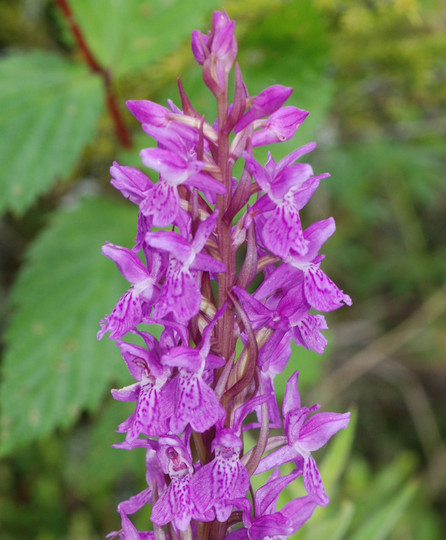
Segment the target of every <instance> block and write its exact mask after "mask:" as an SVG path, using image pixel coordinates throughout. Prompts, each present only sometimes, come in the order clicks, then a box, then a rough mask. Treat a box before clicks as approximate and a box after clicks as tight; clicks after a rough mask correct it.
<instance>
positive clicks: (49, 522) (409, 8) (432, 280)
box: [0, 0, 446, 540]
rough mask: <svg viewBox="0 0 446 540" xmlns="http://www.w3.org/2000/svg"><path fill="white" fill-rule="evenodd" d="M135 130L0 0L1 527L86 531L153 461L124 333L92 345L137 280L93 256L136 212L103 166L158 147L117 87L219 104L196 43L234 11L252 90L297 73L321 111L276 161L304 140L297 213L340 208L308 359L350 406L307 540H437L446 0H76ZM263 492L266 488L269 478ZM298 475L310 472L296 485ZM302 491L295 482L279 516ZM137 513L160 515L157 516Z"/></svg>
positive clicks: (49, 26) (323, 394)
mask: <svg viewBox="0 0 446 540" xmlns="http://www.w3.org/2000/svg"><path fill="white" fill-rule="evenodd" d="M70 5H71V7H72V9H73V12H74V15H75V18H76V20H77V22H78V24H79V27H80V28H81V29H82V32H83V34H84V36H85V39H86V41H87V43H88V46H89V48H90V50H91V51H92V53H93V55H94V56H95V58H96V60H97V62H98V63H99V65H100V66H101V67H102V68H103V69H104V70H106V71H107V73H108V76H109V78H110V80H111V91H112V93H113V95H114V96H115V99H116V102H117V104H118V107H119V109H120V112H121V115H122V118H123V121H124V123H125V125H126V126H127V129H128V131H129V133H130V134H131V137H132V146H131V147H128V148H124V147H123V145H122V144H121V143H120V140H119V137H118V136H117V132H116V129H115V125H114V123H113V121H112V118H111V116H110V114H109V112H108V109H107V106H106V93H105V89H104V84H103V79H102V78H101V76H100V74H98V73H92V72H91V70H90V69H89V67H88V65H87V64H86V62H85V57H84V56H83V54H82V52H81V51H80V50H79V49H78V47H77V45H76V43H75V41H74V39H73V37H72V35H71V33H70V29H69V27H68V26H67V25H66V21H65V19H64V18H63V17H62V16H61V12H60V10H59V9H58V7H57V5H56V3H55V2H52V1H44V0H15V1H13V0H11V1H8V0H0V49H1V57H0V111H1V113H0V163H1V166H0V211H1V218H0V231H1V233H0V272H1V283H0V326H1V329H2V331H3V332H2V333H3V338H2V351H3V355H2V360H1V362H2V364H1V380H0V407H1V409H0V414H1V439H0V452H1V454H0V455H1V459H0V530H1V534H0V536H1V537H2V539H3V538H4V539H5V540H16V539H19V540H21V539H25V538H26V539H38V540H54V539H66V540H75V539H76V540H77V539H92V540H93V539H96V538H103V537H104V535H105V534H106V533H108V532H109V531H111V530H115V529H117V528H119V526H120V525H119V516H118V514H117V513H116V511H115V509H116V505H117V504H118V502H119V501H121V500H123V499H126V498H128V497H129V496H131V495H132V494H134V493H136V492H138V491H139V490H141V489H143V488H144V456H143V453H141V452H139V451H138V450H135V451H133V452H131V453H130V452H125V451H122V450H121V451H119V450H114V449H112V448H111V444H113V443H115V442H119V440H120V436H118V435H117V434H115V433H114V430H115V429H116V426H117V424H118V423H119V422H121V421H122V420H123V419H124V418H126V417H127V416H128V415H129V414H130V412H131V410H132V408H131V406H130V408H128V407H127V406H126V404H122V403H116V402H114V401H113V399H112V398H111V396H110V393H109V389H110V388H116V387H121V386H124V385H127V384H130V382H131V381H130V380H129V375H128V373H127V372H126V369H125V367H124V365H123V362H122V360H121V359H120V356H119V352H118V350H117V349H116V347H115V346H114V345H113V343H111V342H109V341H108V340H107V339H104V340H103V341H101V342H99V343H98V342H97V341H96V337H95V335H96V332H97V330H98V321H99V319H101V318H102V317H103V316H104V314H105V313H109V312H110V309H111V308H112V307H113V305H114V303H115V302H116V300H117V298H119V296H120V294H122V292H123V291H124V290H125V288H126V282H125V281H124V279H123V278H121V276H120V275H119V273H118V272H117V270H116V268H115V266H114V265H113V264H112V263H111V262H110V261H108V260H107V259H106V258H105V257H102V255H101V252H100V247H101V245H102V244H103V243H104V242H105V241H106V240H107V241H111V242H113V243H116V244H120V245H124V246H127V247H131V246H132V243H133V239H134V236H135V227H136V208H135V207H134V206H133V205H132V204H130V203H128V202H126V201H123V200H121V198H120V196H119V194H118V193H116V192H114V190H113V189H112V188H111V187H110V186H109V174H108V169H109V166H110V165H111V163H112V161H113V160H115V159H116V160H117V161H119V162H120V163H122V164H128V165H134V166H138V164H139V158H138V151H139V149H140V148H144V147H146V146H149V145H151V144H153V143H152V142H150V141H151V139H150V138H149V137H147V136H146V135H144V134H143V133H141V130H140V127H139V125H138V124H137V122H136V121H135V120H134V119H133V118H132V117H131V115H130V114H129V113H128V112H127V111H126V109H125V106H124V103H125V100H126V99H150V100H153V101H158V102H160V103H162V104H165V102H166V100H167V99H168V98H171V99H173V100H174V101H175V102H176V103H177V104H179V99H178V92H177V88H176V79H177V77H178V75H181V78H182V81H183V84H184V87H185V89H186V92H187V94H188V95H189V97H190V99H191V101H192V103H193V105H194V107H195V108H196V109H197V110H198V111H200V112H202V113H205V114H206V116H207V118H208V120H210V122H211V123H212V122H213V119H214V117H215V106H214V103H213V100H212V96H211V94H210V92H209V91H208V90H207V89H206V87H204V85H203V83H202V81H201V70H200V67H199V66H198V65H197V64H195V63H194V61H193V58H192V55H191V53H190V46H189V39H190V33H191V31H192V30H194V29H196V28H198V29H201V30H202V31H204V32H205V31H207V29H208V28H209V27H210V22H211V16H212V10H213V9H221V8H225V9H226V10H227V12H228V14H229V16H230V17H231V18H232V19H235V20H236V36H237V39H238V44H239V63H240V66H241V69H242V72H243V75H244V79H245V82H246V84H247V87H248V91H249V93H250V95H256V94H258V93H259V92H260V91H261V90H263V89H264V88H265V87H266V86H269V85H272V84H283V85H286V86H292V87H294V89H295V90H294V93H293V94H292V96H291V98H290V100H289V104H292V105H296V106H298V107H300V108H303V109H306V110H307V111H309V112H310V115H309V117H308V118H307V120H306V122H305V124H304V125H303V126H302V127H301V128H300V129H299V131H298V133H297V135H296V136H295V138H294V139H293V140H292V141H290V142H289V143H286V144H284V145H280V146H279V145H276V146H275V147H272V148H271V151H272V152H273V155H274V157H275V159H276V160H278V159H279V158H280V157H282V156H283V155H285V154H286V153H287V152H289V151H290V150H292V149H294V148H296V147H297V146H299V145H301V144H304V143H305V142H308V141H310V140H316V141H317V142H318V148H317V150H315V151H314V152H313V153H312V155H311V156H309V160H310V161H311V164H312V165H313V167H314V170H315V172H316V174H318V173H321V172H325V171H329V172H330V173H331V178H330V179H329V180H326V181H324V182H323V183H322V185H321V187H320V188H319V190H318V192H317V193H316V195H315V196H314V197H313V199H312V201H311V203H310V204H309V205H308V206H307V207H306V208H305V209H304V210H303V212H302V221H303V223H304V225H305V226H306V225H308V224H310V223H311V222H314V221H316V220H318V219H324V218H326V217H328V216H334V218H335V220H336V224H337V232H336V234H335V235H334V237H333V238H331V239H330V240H329V242H328V243H327V245H326V246H324V249H323V252H324V253H325V254H326V255H327V258H326V261H324V263H323V264H324V269H325V271H326V272H327V273H328V274H329V275H330V277H331V278H332V279H333V280H334V281H335V282H336V283H337V284H338V285H339V286H340V287H341V288H342V289H344V290H345V291H346V292H347V293H348V294H349V295H350V296H351V297H352V299H353V302H354V304H353V306H352V307H351V308H343V309H342V310H339V311H337V312H335V313H331V314H329V315H328V317H327V320H328V324H329V328H330V330H329V331H328V332H326V336H327V338H328V340H329V346H328V347H327V350H326V353H325V354H324V355H323V356H318V355H316V354H312V353H311V352H308V351H305V350H301V349H295V350H294V351H293V357H292V359H291V361H290V364H289V370H288V371H287V373H285V374H284V375H283V376H281V377H280V384H279V390H278V391H279V393H282V394H283V391H284V385H285V382H286V378H287V376H289V375H290V374H291V372H293V371H294V370H295V369H299V370H300V384H301V393H302V400H303V403H304V404H306V405H311V404H312V403H314V402H319V403H321V404H322V407H323V409H324V410H333V411H340V412H343V411H345V410H354V411H356V414H355V419H356V421H355V422H354V425H352V427H351V428H350V429H349V430H348V431H346V432H343V433H340V434H338V435H337V437H335V438H334V439H333V441H331V444H329V445H328V450H327V451H326V452H325V453H324V452H323V451H321V452H320V453H319V454H318V455H317V459H318V461H319V462H321V463H322V465H321V468H322V470H323V473H322V474H323V479H324V483H325V484H326V488H327V492H328V494H329V496H330V498H331V499H332V502H331V505H330V506H329V507H328V508H326V509H319V510H318V511H317V512H316V513H315V516H314V517H313V518H312V520H310V522H309V523H308V525H307V526H306V527H304V528H303V530H302V531H301V532H299V533H298V534H297V535H296V538H300V539H305V540H306V539H308V540H309V539H310V538H311V540H315V539H316V540H317V539H319V538H321V539H324V540H342V539H346V540H351V539H353V540H369V539H370V540H384V539H386V538H388V539H391V540H400V539H401V540H403V539H404V540H411V539H413V540H437V539H438V540H442V539H443V538H444V537H445V536H446V523H445V520H444V516H445V515H446V491H445V487H444V486H445V480H446V474H445V472H446V458H445V455H446V454H445V446H444V433H445V427H446V426H445V423H446V420H445V419H446V399H445V395H446V362H445V354H444V350H445V346H446V332H445V311H446V286H445V284H444V276H445V274H446V243H445V233H446V223H445V222H446V217H445V216H446V213H445V210H446V184H445V172H444V171H445V164H446V163H445V162H446V155H445V150H446V144H445V142H444V140H445V135H446V116H445V104H446V84H445V83H446V62H445V58H446V38H445V35H446V6H445V4H444V2H442V1H441V0H423V1H421V0H419V1H417V0H374V1H373V0H368V1H366V0H315V1H313V2H308V1H307V0H294V1H291V0H290V1H286V0H268V1H266V0H246V1H244V2H238V1H228V2H225V3H221V2H218V1H210V0H195V1H191V0H164V1H154V0H115V1H111V0H110V1H106V0H95V1H94V2H91V1H89V0H71V2H70ZM256 481H257V482H262V481H263V479H257V480H256ZM296 484H297V483H296ZM298 494H299V492H298V491H296V488H295V487H294V485H291V486H290V487H289V488H288V489H287V490H286V493H284V494H283V496H282V498H281V500H280V501H279V507H280V506H281V505H283V504H285V503H286V501H287V500H289V499H291V498H294V497H296V496H297V495H298ZM135 522H136V523H137V525H138V527H139V528H141V529H147V528H148V512H147V511H146V512H145V513H144V512H140V514H138V515H137V516H136V518H135Z"/></svg>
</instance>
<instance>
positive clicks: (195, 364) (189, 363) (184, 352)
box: [161, 347, 203, 372]
mask: <svg viewBox="0 0 446 540" xmlns="http://www.w3.org/2000/svg"><path fill="white" fill-rule="evenodd" d="M161 362H162V364H164V365H166V366H171V367H179V368H184V369H187V370H188V371H192V372H196V371H198V370H199V369H200V368H201V367H202V364H203V358H202V356H201V355H200V352H199V350H197V349H192V348H191V347H173V348H172V349H170V350H169V351H168V352H167V353H166V354H165V355H163V357H162V358H161Z"/></svg>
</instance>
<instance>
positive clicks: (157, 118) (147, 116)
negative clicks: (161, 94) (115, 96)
mask: <svg viewBox="0 0 446 540" xmlns="http://www.w3.org/2000/svg"><path fill="white" fill-rule="evenodd" d="M126 105H127V108H128V109H129V111H130V112H131V113H132V114H133V116H134V117H135V118H136V119H137V120H138V121H139V122H141V124H151V125H153V126H157V127H162V126H166V125H167V123H168V122H169V118H168V115H169V114H170V111H169V109H167V108H166V107H163V106H162V105H159V104H158V103H154V102H153V101H148V100H139V101H137V100H133V101H132V100H130V101H127V102H126Z"/></svg>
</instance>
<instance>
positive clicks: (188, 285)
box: [153, 259, 201, 322]
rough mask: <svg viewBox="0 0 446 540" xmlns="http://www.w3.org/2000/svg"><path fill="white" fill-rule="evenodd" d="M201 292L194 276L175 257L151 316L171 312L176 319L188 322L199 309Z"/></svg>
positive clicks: (159, 315) (156, 316)
mask: <svg viewBox="0 0 446 540" xmlns="http://www.w3.org/2000/svg"><path fill="white" fill-rule="evenodd" d="M200 304H201V293H200V290H199V288H198V286H197V283H196V279H195V277H194V276H193V275H192V274H191V273H190V272H189V271H188V270H184V269H183V268H182V266H181V264H180V263H179V262H178V261H176V260H175V259H173V260H171V262H170V263H169V267H168V269H167V276H166V282H165V283H164V287H163V290H162V292H161V295H160V297H159V298H158V301H157V303H156V304H155V307H154V310H153V317H154V318H157V319H162V318H163V317H165V316H166V315H167V314H168V313H173V314H174V316H175V318H176V319H177V321H179V322H188V321H189V320H190V319H191V318H192V317H194V316H195V315H196V314H197V313H198V311H199V310H200Z"/></svg>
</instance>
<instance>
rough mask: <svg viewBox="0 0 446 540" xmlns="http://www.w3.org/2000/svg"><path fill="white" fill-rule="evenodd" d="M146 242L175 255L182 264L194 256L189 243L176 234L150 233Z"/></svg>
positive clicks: (164, 232)
mask: <svg viewBox="0 0 446 540" xmlns="http://www.w3.org/2000/svg"><path fill="white" fill-rule="evenodd" d="M146 242H147V244H148V245H149V246H152V247H154V248H157V249H162V250H163V251H169V252H170V253H173V254H174V255H175V258H176V259H178V260H179V261H181V262H185V261H186V260H187V259H188V258H189V257H190V256H191V254H192V248H191V245H190V244H189V242H188V241H187V240H186V239H185V238H182V237H181V236H180V235H179V234H176V233H174V232H170V231H156V232H149V233H147V235H146Z"/></svg>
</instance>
